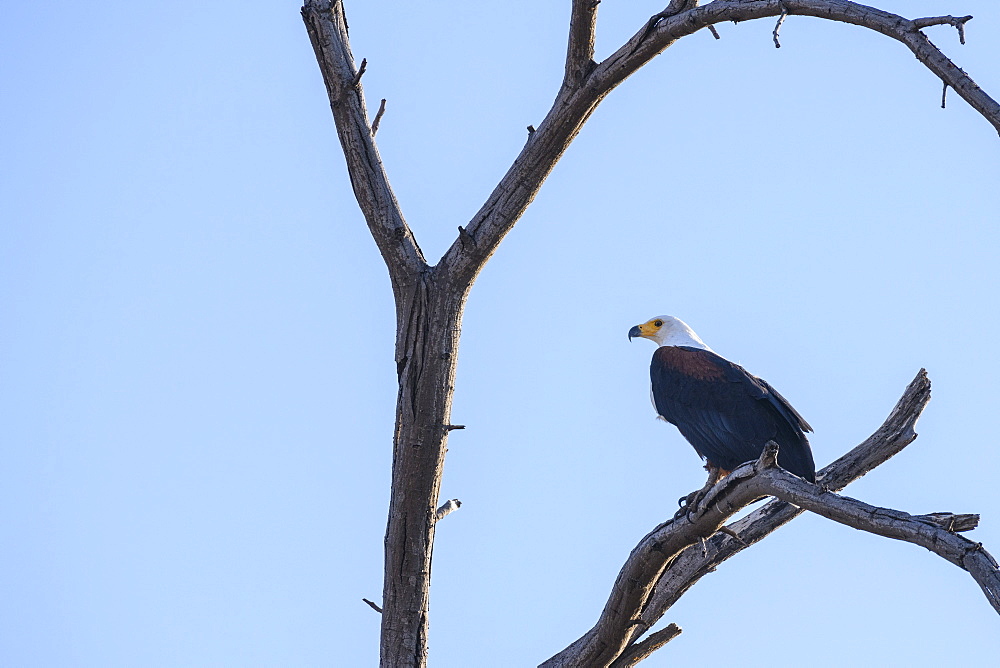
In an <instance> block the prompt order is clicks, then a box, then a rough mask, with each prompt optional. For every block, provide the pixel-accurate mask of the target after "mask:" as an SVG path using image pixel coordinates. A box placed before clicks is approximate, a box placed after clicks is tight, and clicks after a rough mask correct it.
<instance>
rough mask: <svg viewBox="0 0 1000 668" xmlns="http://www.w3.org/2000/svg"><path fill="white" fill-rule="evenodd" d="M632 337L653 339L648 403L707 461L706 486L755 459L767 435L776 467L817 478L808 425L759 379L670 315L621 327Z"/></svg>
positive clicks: (802, 475) (810, 429)
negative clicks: (773, 445)
mask: <svg viewBox="0 0 1000 668" xmlns="http://www.w3.org/2000/svg"><path fill="white" fill-rule="evenodd" d="M635 337H642V338H644V339H649V340H650V341H653V342H655V343H656V344H657V345H659V348H657V349H656V352H655V353H653V362H652V364H651V365H650V367H649V375H650V379H651V381H652V388H651V389H652V391H651V394H652V399H653V406H655V407H656V412H657V413H658V414H659V416H660V417H662V418H663V419H664V420H666V421H667V422H669V423H670V424H672V425H674V426H675V427H677V429H678V430H680V432H681V434H682V435H683V436H684V438H686V439H687V440H688V442H689V443H690V444H691V445H692V446H694V449H695V451H696V452H697V453H698V454H699V455H701V457H702V459H704V460H706V465H705V468H707V469H708V471H709V484H713V483H715V482H718V480H720V479H721V478H722V477H723V476H725V475H728V473H729V472H730V471H732V470H733V469H735V468H736V467H737V466H739V465H740V464H743V463H744V462H749V461H754V460H756V459H757V458H758V457H760V454H761V453H762V452H763V451H764V446H765V445H766V444H767V442H768V441H775V442H776V443H777V444H778V464H779V465H780V466H781V468H783V469H785V470H786V471H788V472H789V473H794V474H795V475H797V476H799V477H801V478H805V479H806V480H808V481H810V482H815V481H816V465H815V464H814V463H813V456H812V451H811V450H810V449H809V441H808V440H807V439H806V432H810V431H812V427H810V426H809V423H807V422H806V421H805V420H803V419H802V416H801V415H799V414H798V412H796V410H795V409H794V408H792V407H791V405H790V404H789V403H788V401H786V400H785V398H784V397H783V396H781V395H780V394H778V392H777V390H775V389H774V388H773V387H771V386H770V385H768V383H767V382H766V381H764V380H762V379H760V378H757V377H756V376H754V375H753V374H751V373H749V372H748V371H747V370H746V369H744V368H743V367H741V366H740V365H739V364H734V363H733V362H730V361H729V360H727V359H725V358H724V357H721V356H719V355H717V354H716V353H715V352H714V351H713V350H712V349H711V348H709V347H708V346H707V345H705V342H704V341H702V340H701V339H700V338H698V335H697V334H695V333H694V331H693V330H692V329H691V328H690V327H688V326H687V325H686V324H685V323H684V322H682V321H681V320H678V319H677V318H674V317H673V316H669V315H661V316H657V317H655V318H653V319H652V320H649V321H647V322H644V323H643V324H641V325H636V326H635V327H633V328H632V329H630V330H629V333H628V338H629V340H630V341H631V340H632V339H633V338H635Z"/></svg>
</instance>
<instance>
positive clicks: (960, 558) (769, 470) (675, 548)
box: [542, 371, 1000, 668]
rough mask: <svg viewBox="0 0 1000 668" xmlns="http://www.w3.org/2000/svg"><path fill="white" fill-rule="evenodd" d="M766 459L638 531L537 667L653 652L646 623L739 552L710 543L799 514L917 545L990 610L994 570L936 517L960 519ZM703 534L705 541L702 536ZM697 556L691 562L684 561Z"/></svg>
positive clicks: (869, 456) (860, 464) (996, 596)
mask: <svg viewBox="0 0 1000 668" xmlns="http://www.w3.org/2000/svg"><path fill="white" fill-rule="evenodd" d="M929 389H930V387H929V383H928V381H927V379H926V376H925V375H924V372H923V371H921V373H920V374H919V375H918V377H917V378H916V379H915V380H914V381H913V383H911V384H910V386H909V387H908V388H907V392H906V394H904V396H903V398H902V399H901V400H900V402H899V403H898V404H897V406H896V409H894V410H893V412H892V414H890V416H889V419H888V420H886V423H885V424H884V425H883V426H882V428H880V429H879V430H878V431H877V432H876V433H875V434H873V436H872V437H871V438H870V439H868V440H867V441H865V443H863V444H862V445H861V446H858V448H855V449H854V450H852V451H851V452H850V453H848V454H847V455H845V456H844V457H842V458H841V459H840V460H838V461H837V462H835V463H834V464H833V465H831V466H828V467H826V468H825V469H823V473H824V474H826V476H827V477H829V478H832V479H833V480H834V481H835V482H834V483H833V486H834V487H838V488H842V487H843V486H844V485H845V484H846V483H847V482H848V481H846V480H845V479H844V477H845V474H846V475H853V476H854V477H855V478H856V477H860V476H861V475H863V473H864V472H866V471H868V470H871V468H874V466H875V465H877V464H875V462H877V463H882V462H884V461H885V460H886V459H887V458H888V457H890V456H892V455H893V454H895V453H897V452H899V451H900V450H901V449H902V448H903V447H905V446H906V445H907V444H908V443H910V442H912V441H913V440H914V438H915V437H916V434H915V433H914V432H913V424H914V423H915V422H916V419H917V418H918V417H919V415H920V412H921V410H922V409H923V407H924V406H925V405H926V403H927V399H928V398H929V396H930V395H929ZM776 457H777V448H776V446H774V444H771V446H770V447H769V448H767V449H765V451H764V454H762V455H761V457H760V459H759V460H758V461H757V462H753V463H752V464H745V465H743V466H741V467H740V468H738V469H737V470H736V471H734V472H733V473H732V474H731V475H730V476H729V477H727V478H726V479H724V480H723V481H722V482H720V483H719V484H718V485H716V487H714V488H713V489H712V490H711V491H710V492H709V496H708V497H707V498H706V499H705V500H704V501H703V502H702V503H701V504H700V505H699V508H698V509H696V510H695V511H694V512H693V513H692V514H691V515H690V516H689V517H688V518H681V519H679V520H671V521H667V522H665V523H663V524H661V525H659V526H658V527H656V528H655V529H653V531H652V532H650V533H649V534H647V535H646V536H645V537H644V538H643V539H642V540H641V541H640V542H639V544H638V545H637V546H636V547H635V549H633V550H632V553H631V554H630V555H629V558H628V560H627V561H626V562H625V565H624V566H623V567H622V570H621V572H620V573H619V575H618V578H617V579H616V581H615V584H614V586H613V587H612V591H611V595H610V596H609V598H608V602H607V603H606V604H605V607H604V611H603V612H602V613H601V616H600V618H599V620H598V622H597V624H596V625H595V626H594V628H592V629H591V630H590V631H588V632H587V633H586V634H584V635H583V636H582V637H581V638H579V639H578V640H576V641H575V642H574V643H572V644H571V645H570V646H569V647H567V648H566V649H564V650H563V651H562V652H560V653H559V654H557V655H555V656H554V657H552V658H551V659H549V660H548V661H546V662H545V663H543V664H542V668H568V667H569V666H574V667H581V666H587V667H591V666H613V665H630V664H629V663H628V662H627V661H628V660H630V658H631V657H632V656H633V655H635V654H639V653H641V654H642V655H643V656H648V655H649V654H650V653H651V652H652V651H653V650H652V649H649V648H648V647H647V646H646V644H647V640H651V639H653V638H656V640H657V642H656V643H655V644H656V647H659V646H662V645H663V644H665V641H664V642H658V641H659V640H660V638H658V637H656V635H655V634H653V635H651V636H650V637H649V638H647V639H646V640H640V638H641V636H642V633H643V632H644V631H645V629H648V628H650V627H651V626H652V625H653V624H655V623H656V622H657V621H658V620H659V618H660V617H661V616H662V614H663V612H664V611H665V610H666V609H667V608H668V607H669V606H670V605H671V604H672V603H673V602H674V601H676V600H677V598H679V597H680V595H681V594H682V593H683V592H684V591H686V590H687V589H688V588H689V587H690V586H691V585H692V584H693V583H694V582H696V581H697V580H698V579H699V578H700V577H701V576H702V575H704V574H705V573H707V572H710V571H712V570H714V569H715V567H716V566H717V565H718V564H719V563H721V562H722V561H724V560H725V559H728V558H729V557H730V556H732V555H733V554H735V553H736V552H738V551H739V550H738V549H733V550H731V551H729V552H728V553H724V551H723V550H721V549H720V545H719V542H720V541H723V542H728V543H730V544H732V543H737V544H740V545H741V547H740V548H739V549H743V548H745V547H748V546H749V545H751V544H753V543H754V542H756V541H758V540H760V539H761V538H763V537H764V536H765V535H766V534H767V533H770V531H773V530H774V529H776V528H777V527H778V526H781V525H782V524H784V523H785V522H787V521H788V520H790V519H792V518H793V517H795V515H797V514H799V513H800V512H802V511H803V510H810V511H812V512H815V513H817V514H820V515H822V516H824V517H826V518H828V519H831V520H834V521H836V522H840V523H842V524H846V525H848V526H851V527H854V528H856V529H860V530H863V531H869V532H871V533H875V534H878V535H881V536H886V537H889V538H895V539H897V540H904V541H907V542H911V543H914V544H917V545H921V546H923V547H925V548H927V549H928V550H930V551H931V552H934V553H935V554H937V555H939V556H941V557H942V558H944V559H946V560H947V561H949V562H951V563H953V564H955V565H957V566H959V567H960V568H963V569H964V570H966V571H968V572H969V573H970V575H972V577H973V578H974V579H975V580H976V582H977V583H978V584H979V586H980V588H981V589H982V590H983V593H984V595H985V596H986V598H987V600H988V601H989V602H990V604H991V605H992V606H993V607H994V608H995V609H996V610H997V612H998V613H1000V570H998V568H997V564H996V562H995V561H994V560H993V558H992V557H991V556H990V555H989V554H988V553H987V552H986V551H985V550H984V549H983V547H982V545H981V544H979V543H974V542H972V541H970V540H968V539H966V538H964V537H962V536H959V535H957V534H955V533H953V531H954V530H957V529H956V528H955V527H954V526H953V524H952V522H950V520H949V518H946V517H943V516H944V515H949V516H950V518H953V519H955V520H956V521H958V522H961V524H962V525H963V526H967V525H968V523H969V522H970V521H971V518H970V516H963V515H957V516H956V515H952V514H943V513H942V514H938V515H939V516H938V517H934V516H926V515H925V516H912V515H909V514H907V513H904V512H901V511H896V510H891V509H887V508H877V507H875V506H870V505H868V504H866V503H864V502H861V501H857V500H855V499H851V498H849V497H844V496H840V495H838V494H836V493H834V492H832V491H829V489H827V488H826V486H825V485H822V480H821V484H820V485H814V484H812V483H808V482H806V481H804V480H802V479H801V478H798V477H796V476H793V475H791V474H789V473H787V472H785V471H783V470H781V469H778V468H776V467H777V463H776ZM763 496H774V497H776V498H777V499H779V501H777V502H771V503H769V504H768V505H767V506H765V507H764V508H761V509H760V510H758V511H756V512H755V513H753V514H752V515H751V516H748V517H747V518H744V519H743V520H740V521H739V522H736V523H734V524H732V525H730V527H729V531H730V532H731V533H732V534H734V535H729V534H726V533H715V532H717V531H719V529H720V528H722V523H723V522H724V521H725V520H726V519H727V518H728V517H731V516H732V515H733V514H735V513H736V512H739V510H741V509H742V508H744V507H746V506H747V505H748V504H750V503H752V502H753V501H754V500H756V499H759V498H761V497H763ZM949 526H950V527H951V529H952V530H949V528H948V527H949ZM712 534H715V535H714V536H712ZM709 536H712V539H711V540H706V539H708V537H709ZM710 543H715V544H714V545H710ZM698 554H700V555H701V559H700V560H698V559H697V557H695V556H694V555H698ZM684 555H687V556H688V557H689V559H688V560H687V561H685V560H684V559H683V558H682V557H683V556H684ZM699 562H700V563H699ZM664 580H667V581H670V582H669V583H668V585H667V586H666V587H664V586H662V581H664ZM658 585H660V586H658ZM654 588H655V589H659V591H655V590H654ZM666 589H671V590H672V592H673V594H674V595H672V596H669V597H668V598H666V599H665V598H664V595H665V593H666V592H665V590H666ZM657 594H658V595H659V598H660V600H657ZM674 635H676V634H672V635H671V636H670V637H673V636H674ZM667 640H669V638H667ZM653 649H656V648H653ZM647 650H648V651H647Z"/></svg>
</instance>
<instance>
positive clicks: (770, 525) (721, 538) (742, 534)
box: [642, 369, 931, 626]
mask: <svg viewBox="0 0 1000 668" xmlns="http://www.w3.org/2000/svg"><path fill="white" fill-rule="evenodd" d="M930 398H931V383H930V380H929V379H928V378H927V372H926V371H925V370H924V369H921V370H920V371H919V372H918V373H917V375H916V377H915V378H914V379H913V380H912V381H910V383H909V385H907V387H906V390H905V391H904V392H903V396H902V397H900V399H899V401H898V402H897V403H896V405H895V406H894V407H893V409H892V411H891V412H890V413H889V416H888V417H887V418H886V420H885V422H883V423H882V426H880V427H879V428H878V429H877V430H876V431H875V433H874V434H872V435H871V436H869V437H868V438H867V439H865V440H864V442H862V443H861V444H860V445H858V446H857V447H855V448H854V449H853V450H851V451H850V452H848V453H847V454H845V455H844V456H842V457H840V458H839V459H837V460H836V461H834V462H833V463H831V464H830V465H828V466H826V467H825V468H823V469H822V470H820V471H819V472H818V474H817V475H818V482H819V484H820V485H821V486H822V487H823V488H824V489H830V490H834V491H839V490H841V489H844V488H845V487H846V486H847V485H848V484H849V483H851V482H854V481H855V480H857V479H858V478H861V477H862V476H864V475H865V474H866V473H868V472H869V471H871V470H872V469H874V468H876V467H877V466H880V465H881V464H883V463H885V462H886V461H888V460H889V459H890V458H891V457H893V456H894V455H896V454H898V453H899V452H901V451H902V450H903V448H905V447H906V446H907V445H909V444H910V443H912V442H913V441H914V440H915V439H916V438H917V434H916V431H914V427H915V426H916V423H917V420H918V419H919V417H920V415H921V413H923V410H924V408H925V407H926V406H927V402H929V401H930ZM802 512H804V511H803V510H802V509H801V508H796V507H795V506H793V505H791V504H788V503H785V502H784V501H778V500H772V501H769V502H768V503H766V504H764V506H762V507H761V508H758V509H757V510H755V511H753V512H752V513H750V514H749V515H747V516H746V517H743V518H740V519H739V520H737V521H736V522H733V523H732V524H730V525H728V527H726V528H727V529H728V530H729V533H728V535H726V534H723V533H722V532H721V531H720V533H718V534H716V535H714V536H712V537H711V538H710V539H708V540H707V541H706V545H705V549H704V550H701V549H696V548H694V547H692V548H688V549H686V550H684V551H683V552H682V553H681V554H680V555H678V557H677V559H676V560H674V563H673V564H671V566H670V570H669V571H667V573H665V574H664V576H663V578H661V579H660V581H659V582H658V583H657V585H656V589H655V591H654V593H653V596H652V599H651V600H650V603H649V605H648V606H647V607H646V609H645V610H644V611H643V614H642V618H643V621H645V622H646V623H647V624H649V626H652V625H653V624H655V623H656V622H657V621H659V620H660V618H661V617H662V616H663V615H664V614H665V613H666V611H667V610H668V609H670V607H671V606H673V604H674V603H676V602H677V601H678V600H679V599H680V597H681V596H683V595H684V593H685V592H686V591H687V590H688V589H690V588H691V587H692V586H694V584H695V583H697V582H698V580H700V579H701V578H702V577H703V576H705V575H707V574H708V573H711V572H712V571H714V570H715V569H716V568H718V566H719V565H720V564H721V563H722V562H724V561H726V560H727V559H729V558H731V557H733V556H735V555H737V554H739V553H740V552H742V551H743V550H745V549H746V548H748V547H750V546H751V545H753V544H754V543H756V542H758V541H760V540H762V539H764V538H765V537H767V536H768V535H769V534H771V533H772V532H773V531H776V530H777V529H779V528H780V527H782V526H784V525H785V524H786V523H787V522H790V521H791V520H793V519H794V518H795V517H797V516H798V515H799V514H801V513H802ZM734 535H735V537H734Z"/></svg>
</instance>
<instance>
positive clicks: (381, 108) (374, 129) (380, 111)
mask: <svg viewBox="0 0 1000 668" xmlns="http://www.w3.org/2000/svg"><path fill="white" fill-rule="evenodd" d="M384 113H385V98H384V97H383V98H382V102H381V103H379V105H378V113H376V114H375V120H374V121H372V135H373V136H374V134H375V133H376V132H378V124H379V123H381V122H382V114H384Z"/></svg>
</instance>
